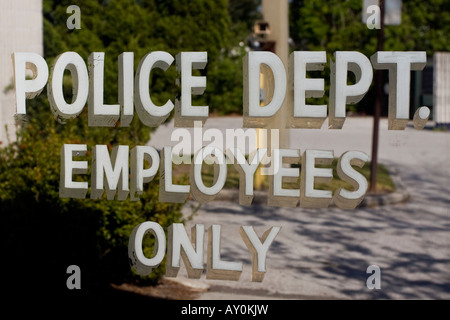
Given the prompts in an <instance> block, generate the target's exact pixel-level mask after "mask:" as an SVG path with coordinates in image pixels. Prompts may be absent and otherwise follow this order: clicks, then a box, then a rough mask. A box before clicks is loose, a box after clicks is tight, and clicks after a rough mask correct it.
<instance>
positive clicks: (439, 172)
mask: <svg viewBox="0 0 450 320" xmlns="http://www.w3.org/2000/svg"><path fill="white" fill-rule="evenodd" d="M372 121H373V120H372V118H371V117H357V118H353V117H349V118H347V119H346V121H345V123H344V126H343V128H342V129H341V130H329V129H328V128H327V127H326V124H327V122H325V123H324V125H323V127H322V128H321V129H291V130H290V141H289V146H290V148H296V149H300V150H301V151H303V150H305V149H319V150H333V151H334V155H335V156H340V155H341V154H342V153H343V152H345V151H349V150H358V151H363V152H365V153H367V154H368V155H369V157H370V156H371V141H372ZM431 127H432V123H430V124H429V125H428V127H426V128H425V129H424V130H420V131H419V130H415V129H414V128H413V127H412V125H409V126H408V127H407V128H406V130H401V131H389V130H387V119H382V120H381V122H380V132H379V133H380V139H379V162H380V163H383V164H385V165H387V166H388V167H389V168H390V169H391V170H393V171H395V172H397V174H398V177H399V178H400V179H401V181H402V183H403V186H404V188H406V190H407V192H408V194H409V196H410V197H409V200H408V201H406V202H401V203H391V204H387V205H380V206H376V207H368V206H365V207H360V208H357V209H355V210H342V209H339V208H336V207H329V208H326V209H305V208H299V207H297V208H280V207H271V206H268V205H266V204H264V203H263V204H260V203H258V204H252V205H251V206H241V205H239V203H238V200H237V199H235V200H233V199H231V200H227V201H212V202H209V203H207V204H203V205H202V206H201V207H200V209H199V210H198V211H197V213H196V214H195V215H194V217H193V219H192V220H190V221H188V222H187V223H186V224H185V225H186V229H187V230H190V227H191V226H193V225H194V224H196V223H202V224H205V227H206V228H208V227H209V226H210V225H212V224H220V225H221V226H222V230H221V236H222V242H221V257H222V259H223V260H227V261H238V262H242V263H243V271H242V274H241V276H240V279H239V281H229V280H207V279H206V278H205V274H203V275H202V276H201V278H200V279H198V280H193V279H187V272H186V270H185V269H184V267H183V266H182V268H181V269H180V271H179V274H178V277H177V278H176V280H177V281H181V282H182V283H184V284H185V285H187V286H193V287H198V288H203V289H204V290H203V294H201V295H200V299H239V300H243V299H373V298H378V299H450V272H449V270H450V132H448V131H447V132H440V131H434V130H431V129H430V128H431ZM207 128H217V129H219V130H222V131H224V130H225V129H233V128H242V118H240V117H218V118H209V119H208V120H207V122H206V125H205V128H204V129H207ZM173 129H174V128H173V122H172V123H169V124H168V125H162V126H160V127H159V128H158V130H157V131H156V132H155V133H153V134H152V137H151V140H150V142H149V144H150V145H153V146H155V147H157V148H161V147H162V146H164V145H175V144H176V142H173V141H170V136H171V132H173ZM194 207H196V203H194V202H189V203H187V204H186V205H185V207H184V213H185V215H186V216H189V215H191V214H192V210H193V208H194ZM243 225H250V226H253V227H254V228H255V230H256V232H257V234H258V235H262V233H263V232H264V231H265V230H266V229H268V228H270V227H271V226H280V227H281V231H280V232H279V234H278V235H277V237H276V238H275V240H274V242H273V243H272V245H271V247H270V248H269V251H268V253H267V259H266V268H267V272H266V274H265V277H264V280H263V281H262V282H252V281H251V270H252V266H251V254H250V252H249V251H248V249H247V247H246V246H245V244H244V242H243V240H242V238H241V237H240V235H239V227H240V226H243ZM205 261H206V260H205ZM370 265H376V266H378V267H379V268H380V277H379V280H380V281H379V283H380V285H381V288H380V289H375V288H374V289H369V288H368V286H367V279H368V277H369V276H371V273H367V268H368V267H369V266H370Z"/></svg>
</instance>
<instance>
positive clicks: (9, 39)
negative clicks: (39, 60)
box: [0, 0, 43, 146]
mask: <svg viewBox="0 0 450 320" xmlns="http://www.w3.org/2000/svg"><path fill="white" fill-rule="evenodd" d="M0 44H1V45H0V141H1V142H2V144H1V145H0V146H4V145H5V144H7V143H8V138H7V137H8V135H9V137H10V139H11V140H15V131H16V127H15V120H14V114H15V108H16V107H15V102H14V96H15V94H14V90H13V89H10V90H9V91H7V92H5V89H6V88H7V87H8V86H11V85H12V83H13V77H14V75H13V69H12V60H11V54H12V53H13V52H19V51H25V52H35V53H38V54H40V55H43V22H42V1H41V0H0ZM5 125H7V126H8V130H7V131H6V130H5Z"/></svg>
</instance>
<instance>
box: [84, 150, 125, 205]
mask: <svg viewBox="0 0 450 320" xmlns="http://www.w3.org/2000/svg"><path fill="white" fill-rule="evenodd" d="M128 149H129V147H128V146H116V147H114V148H113V149H112V152H111V158H110V157H109V152H108V147H107V146H106V145H96V146H95V148H94V150H93V155H92V163H93V165H92V174H91V180H92V183H91V199H98V198H100V197H101V196H102V195H103V188H104V183H106V197H107V199H108V200H114V196H115V195H116V193H117V199H118V200H125V199H126V198H127V196H128V193H129V191H130V190H129V189H128Z"/></svg>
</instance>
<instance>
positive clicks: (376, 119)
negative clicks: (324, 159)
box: [370, 0, 384, 193]
mask: <svg viewBox="0 0 450 320" xmlns="http://www.w3.org/2000/svg"><path fill="white" fill-rule="evenodd" d="M383 50H384V0H380V29H378V30H377V51H383ZM383 82H384V81H383V70H377V71H376V73H375V104H374V110H373V134H372V162H371V164H370V192H371V193H375V192H376V185H377V166H378V132H379V124H380V115H381V106H382V103H383Z"/></svg>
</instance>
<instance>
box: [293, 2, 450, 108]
mask: <svg viewBox="0 0 450 320" xmlns="http://www.w3.org/2000/svg"><path fill="white" fill-rule="evenodd" d="M362 3H363V1H362V0H348V1H339V0H331V1H325V0H319V1H303V0H292V1H291V3H290V35H291V37H292V39H293V40H294V42H295V44H296V46H295V50H317V51H319V50H320V51H322V50H325V51H327V58H328V61H329V60H330V59H331V57H332V54H333V53H334V52H335V51H338V50H340V51H352V50H355V51H360V52H361V53H363V54H364V55H366V56H368V57H370V56H371V55H372V54H373V53H375V51H376V48H377V29H368V28H367V26H366V24H365V23H363V22H362V20H361V15H362ZM449 21H450V3H449V2H448V1H445V0H432V1H420V0H403V5H402V22H401V24H400V25H399V26H385V28H384V38H385V41H384V50H387V51H388V50H393V51H422V50H423V51H426V52H427V54H428V55H430V56H431V55H432V54H433V53H434V52H436V51H450V41H448V38H447V36H446V35H447V34H448V33H449V32H450V24H449ZM324 77H325V81H326V88H329V81H328V79H329V74H328V72H327V73H326V74H325V76H324ZM372 101H373V92H369V93H368V94H367V95H366V97H365V98H364V99H363V100H362V101H361V102H360V103H359V104H358V105H356V106H350V108H351V109H350V110H352V111H359V112H366V113H369V112H371V107H372ZM327 102H328V101H327V95H326V97H325V98H324V99H322V101H319V99H315V102H313V103H314V104H321V103H327Z"/></svg>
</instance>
